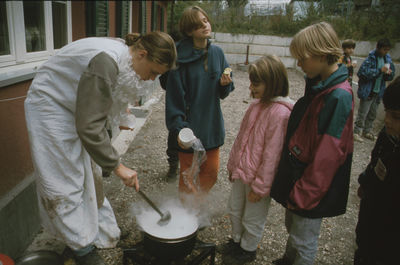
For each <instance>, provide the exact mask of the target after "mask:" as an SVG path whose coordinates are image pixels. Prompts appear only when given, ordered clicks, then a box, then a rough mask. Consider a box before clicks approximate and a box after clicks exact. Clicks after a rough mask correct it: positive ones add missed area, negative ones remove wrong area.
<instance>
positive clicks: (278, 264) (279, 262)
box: [272, 258, 291, 265]
mask: <svg viewBox="0 0 400 265" xmlns="http://www.w3.org/2000/svg"><path fill="white" fill-rule="evenodd" d="M272 264H275V265H291V263H290V262H289V261H288V260H287V259H285V258H280V259H276V260H274V261H272Z"/></svg>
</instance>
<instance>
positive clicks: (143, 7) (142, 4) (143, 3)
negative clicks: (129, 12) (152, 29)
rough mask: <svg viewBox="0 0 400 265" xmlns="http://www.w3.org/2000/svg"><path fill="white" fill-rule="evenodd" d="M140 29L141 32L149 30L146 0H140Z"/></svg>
mask: <svg viewBox="0 0 400 265" xmlns="http://www.w3.org/2000/svg"><path fill="white" fill-rule="evenodd" d="M139 17H140V21H139V30H140V33H142V34H145V33H146V32H147V29H146V17H147V16H146V1H140V9H139Z"/></svg>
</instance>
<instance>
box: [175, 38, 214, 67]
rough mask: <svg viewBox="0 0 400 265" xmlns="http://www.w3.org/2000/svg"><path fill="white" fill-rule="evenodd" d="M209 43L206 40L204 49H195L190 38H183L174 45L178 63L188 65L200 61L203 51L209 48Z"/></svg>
mask: <svg viewBox="0 0 400 265" xmlns="http://www.w3.org/2000/svg"><path fill="white" fill-rule="evenodd" d="M210 44H211V41H210V40H207V47H206V49H195V48H194V45H193V39H192V38H184V39H183V40H181V41H179V42H178V43H177V44H176V50H177V52H178V63H190V62H194V61H196V60H198V59H200V58H201V57H202V56H203V55H204V53H205V50H208V49H209V47H210Z"/></svg>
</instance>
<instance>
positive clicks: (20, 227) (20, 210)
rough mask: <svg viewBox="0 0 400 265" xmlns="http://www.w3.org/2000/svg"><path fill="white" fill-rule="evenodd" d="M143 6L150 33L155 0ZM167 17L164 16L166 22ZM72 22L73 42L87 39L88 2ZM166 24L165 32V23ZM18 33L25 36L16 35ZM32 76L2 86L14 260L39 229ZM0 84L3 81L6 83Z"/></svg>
mask: <svg viewBox="0 0 400 265" xmlns="http://www.w3.org/2000/svg"><path fill="white" fill-rule="evenodd" d="M161 2H162V1H161ZM144 3H145V4H146V13H147V21H146V22H147V23H146V29H147V32H150V30H151V5H152V1H145V2H144ZM162 4H163V5H165V6H166V5H167V4H166V3H162ZM139 8H140V2H139V1H132V18H131V19H132V31H133V32H138V30H139V27H138V26H139V19H140V18H139V14H140V13H139ZM165 12H166V8H165ZM166 18H167V15H166V14H165V15H164V19H166ZM165 21H166V20H165ZM71 23H72V33H71V34H72V41H75V40H78V39H81V38H85V37H86V16H85V1H71ZM164 25H165V27H164V28H165V30H166V28H167V27H166V22H165V23H164ZM16 34H23V33H19V32H16ZM109 36H110V37H115V36H116V1H110V2H109ZM3 69H6V68H3ZM6 70H7V69H6ZM14 71H15V70H14ZM22 72H23V71H22ZM21 75H22V73H21ZM33 75H34V73H33V71H32V73H31V75H29V77H27V78H23V79H18V78H16V79H12V81H10V82H8V83H1V84H2V85H7V84H10V85H8V86H3V87H0V124H2V127H1V130H0V150H1V152H0V163H1V164H0V252H1V253H4V254H6V255H9V256H10V257H12V258H13V259H16V258H18V256H19V255H20V254H21V253H22V252H23V251H24V249H25V248H26V247H27V246H28V245H29V244H30V243H31V241H32V240H33V238H34V237H35V235H36V234H37V232H38V231H39V229H40V221H39V212H38V204H37V194H36V186H35V181H34V176H33V174H32V173H33V165H32V158H31V153H30V150H29V141H28V133H27V128H26V122H25V115H24V100H25V98H26V94H27V91H28V89H29V86H30V84H31V82H32V79H30V78H32V76H33ZM3 76H4V75H3ZM10 80H11V79H10ZM15 80H18V81H15ZM22 80H25V81H22ZM0 81H2V82H3V80H0ZM15 82H18V83H15Z"/></svg>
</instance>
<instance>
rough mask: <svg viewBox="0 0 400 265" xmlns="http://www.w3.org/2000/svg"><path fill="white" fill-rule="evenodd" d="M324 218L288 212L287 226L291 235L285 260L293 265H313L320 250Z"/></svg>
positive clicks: (287, 243)
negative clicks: (320, 233)
mask: <svg viewBox="0 0 400 265" xmlns="http://www.w3.org/2000/svg"><path fill="white" fill-rule="evenodd" d="M321 223H322V218H307V217H302V216H300V215H297V214H294V213H293V212H291V211H289V210H286V213H285V226H286V230H287V231H288V233H289V238H288V240H287V242H286V250H285V255H284V256H283V257H284V259H285V260H286V261H287V262H288V263H289V264H293V265H312V264H314V259H315V255H316V254H317V250H318V237H319V232H320V229H321Z"/></svg>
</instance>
